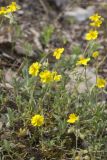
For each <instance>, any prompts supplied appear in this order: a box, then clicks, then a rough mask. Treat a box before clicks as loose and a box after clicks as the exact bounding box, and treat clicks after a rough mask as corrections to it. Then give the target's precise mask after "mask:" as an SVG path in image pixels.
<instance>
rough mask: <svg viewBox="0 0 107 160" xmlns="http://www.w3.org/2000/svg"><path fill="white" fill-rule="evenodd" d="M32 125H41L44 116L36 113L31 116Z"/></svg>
mask: <svg viewBox="0 0 107 160" xmlns="http://www.w3.org/2000/svg"><path fill="white" fill-rule="evenodd" d="M31 124H32V126H42V125H43V124H44V117H43V116H41V115H39V114H36V115H34V116H33V117H32V118H31Z"/></svg>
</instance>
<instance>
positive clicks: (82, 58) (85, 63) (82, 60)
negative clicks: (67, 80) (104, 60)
mask: <svg viewBox="0 0 107 160" xmlns="http://www.w3.org/2000/svg"><path fill="white" fill-rule="evenodd" d="M89 61H90V58H84V57H80V60H78V61H77V63H76V65H84V66H87V63H88V62H89Z"/></svg>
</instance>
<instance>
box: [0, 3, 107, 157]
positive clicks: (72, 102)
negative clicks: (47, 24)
mask: <svg viewBox="0 0 107 160" xmlns="http://www.w3.org/2000/svg"><path fill="white" fill-rule="evenodd" d="M12 5H13V3H12ZM15 6H16V5H15ZM15 6H14V7H15ZM8 8H9V9H11V7H9V6H8V7H7V8H3V9H1V10H0V13H1V14H3V15H5V14H6V15H8V12H9V11H10V10H9V11H8V12H7V10H8ZM16 8H17V7H16ZM14 10H16V9H14ZM11 12H12V11H11ZM9 13H10V12H9ZM89 19H90V20H91V23H90V26H91V27H92V29H91V30H90V31H89V32H88V33H87V34H86V36H85V40H87V41H89V42H88V44H87V46H86V48H85V49H80V48H79V47H75V48H73V53H72V55H70V56H69V58H68V57H66V56H64V52H66V49H64V48H56V49H55V50H54V51H52V56H53V58H54V59H55V63H54V64H50V63H49V62H48V57H49V54H47V55H46V54H45V55H44V57H43V58H42V59H40V61H39V60H38V61H36V62H33V63H32V64H31V63H30V62H29V61H28V59H27V61H26V64H25V65H24V66H23V68H22V72H21V74H19V75H18V76H19V78H18V77H17V78H14V79H13V83H12V84H11V85H12V88H11V92H9V90H7V88H5V89H2V90H1V95H0V105H1V110H0V111H1V119H0V121H2V123H3V125H1V127H0V130H1V133H0V136H1V140H0V153H1V159H5V160H10V159H11V160H13V159H16V160H24V159H25V160H26V159H30V160H33V159H35V160H38V159H44V160H45V159H47V160H48V159H49V160H52V159H56V160H64V159H67V160H69V159H70V160H71V159H73V160H82V159H83V160H97V159H99V160H100V159H103V160H106V159H107V152H106V147H107V145H106V140H107V134H106V129H107V123H106V122H107V116H106V108H107V104H106V101H105V100H104V96H105V94H106V93H107V92H106V79H105V78H103V77H101V76H99V74H98V70H99V67H100V64H101V61H102V60H101V59H100V60H99V57H100V51H99V49H98V45H97V49H96V47H95V46H96V39H97V38H98V35H99V32H98V30H97V28H99V27H100V25H101V24H102V23H103V18H102V17H101V16H100V15H98V14H94V15H92V16H91V17H90V18H89ZM52 32H53V29H52V28H48V29H46V30H45V31H44V34H43V35H42V36H43V39H44V40H43V41H44V44H45V45H46V44H48V42H49V40H50V36H51V34H52ZM29 48H30V49H31V47H29V46H28V51H29ZM26 58H27V57H26ZM93 63H94V65H95V74H94V76H95V81H93V82H92V83H90V78H89V76H88V71H89V69H90V68H91V67H92V64H93ZM2 82H3V80H2V79H1V83H2ZM3 84H4V83H3ZM81 85H82V89H81ZM67 86H68V87H67ZM5 87H6V86H5ZM5 99H6V100H5ZM2 126H3V127H2Z"/></svg>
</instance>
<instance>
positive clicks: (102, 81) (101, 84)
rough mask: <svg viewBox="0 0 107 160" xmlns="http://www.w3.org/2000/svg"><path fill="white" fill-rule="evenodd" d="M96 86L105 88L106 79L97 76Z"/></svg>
mask: <svg viewBox="0 0 107 160" xmlns="http://www.w3.org/2000/svg"><path fill="white" fill-rule="evenodd" d="M96 86H97V87H98V88H104V87H105V86H106V80H105V79H103V78H97V82H96Z"/></svg>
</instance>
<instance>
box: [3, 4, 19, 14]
mask: <svg viewBox="0 0 107 160" xmlns="http://www.w3.org/2000/svg"><path fill="white" fill-rule="evenodd" d="M18 9H20V7H19V6H18V5H17V4H16V2H12V3H11V4H10V5H8V6H6V7H1V8H0V15H7V14H9V13H12V12H15V11H17V10H18Z"/></svg>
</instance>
